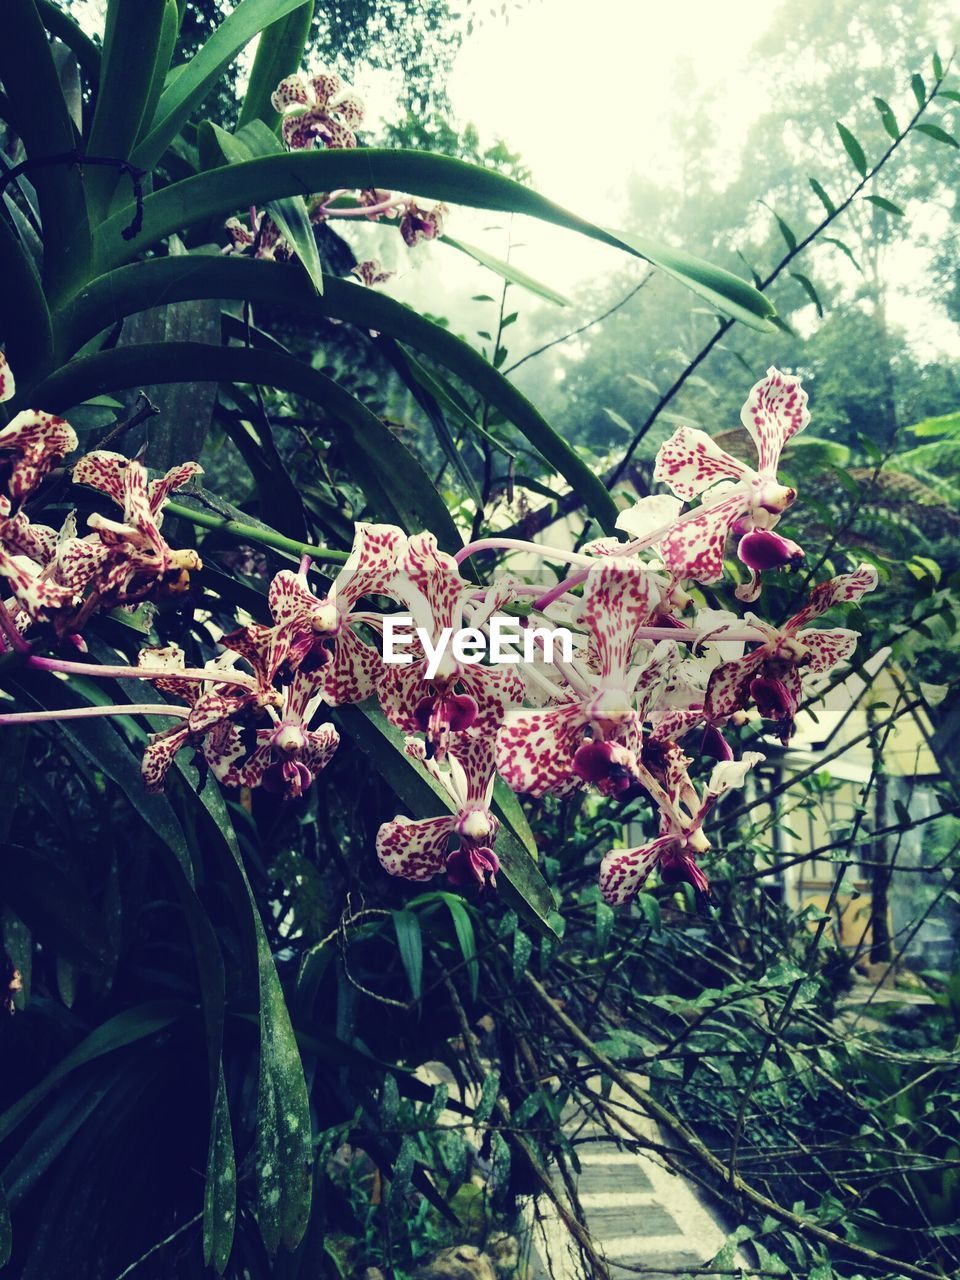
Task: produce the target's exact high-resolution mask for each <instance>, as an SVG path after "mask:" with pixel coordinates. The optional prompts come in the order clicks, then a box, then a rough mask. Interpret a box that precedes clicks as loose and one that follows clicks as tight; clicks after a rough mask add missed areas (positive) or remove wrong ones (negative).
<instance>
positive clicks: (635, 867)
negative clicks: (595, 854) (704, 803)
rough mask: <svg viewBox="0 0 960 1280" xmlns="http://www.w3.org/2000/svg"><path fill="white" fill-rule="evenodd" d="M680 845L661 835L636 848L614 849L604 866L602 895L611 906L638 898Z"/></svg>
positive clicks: (622, 904) (670, 837) (601, 884)
mask: <svg viewBox="0 0 960 1280" xmlns="http://www.w3.org/2000/svg"><path fill="white" fill-rule="evenodd" d="M676 843H677V840H676V837H675V836H660V837H659V838H658V839H656V840H652V841H651V842H650V844H643V845H639V846H638V847H637V848H636V849H611V850H610V852H609V853H606V854H604V856H603V860H602V861H601V863H600V893H601V894H602V896H603V900H604V902H607V903H609V904H610V906H611V907H622V906H625V905H626V904H627V903H628V902H630V901H631V900H632V899H633V898H635V897H636V896H637V894H638V893H639V892H640V890H641V889H642V888H643V886H644V884H645V882H646V880H647V877H648V876H649V875H650V872H651V871H652V870H653V868H654V867H655V866H656V865H657V863H658V862H659V861H660V859H661V858H662V857H663V855H664V853H665V852H666V851H667V850H668V849H669V848H670V847H671V846H673V845H675V844H676Z"/></svg>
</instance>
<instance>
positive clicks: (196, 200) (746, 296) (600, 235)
mask: <svg viewBox="0 0 960 1280" xmlns="http://www.w3.org/2000/svg"><path fill="white" fill-rule="evenodd" d="M271 2H272V3H274V4H275V6H276V5H278V4H280V3H284V4H285V3H288V0H271ZM256 3H259V0H243V3H242V4H241V5H240V6H239V7H238V8H237V9H236V10H234V12H233V13H232V14H231V15H230V17H229V18H228V19H227V20H226V22H225V23H224V24H223V27H221V28H220V29H219V31H222V30H223V29H224V28H225V27H226V26H227V25H228V24H229V23H230V22H232V21H233V19H234V18H236V17H237V15H238V14H239V13H241V11H242V10H243V9H244V8H245V7H246V5H248V4H256ZM219 31H218V32H217V33H216V34H219ZM215 38H216V35H215V36H213V37H211V40H213V39H215ZM197 56H198V57H200V56H201V55H199V54H198V55H197ZM182 80H183V76H180V77H178V78H177V80H176V81H174V84H173V86H172V88H171V90H168V91H167V92H168V93H169V92H171V91H172V89H175V88H176V86H177V85H178V84H179V83H180V82H181V81H182ZM166 96H167V95H166V94H164V98H166ZM163 105H164V99H161V101H160V107H159V108H158V110H160V111H162V110H163ZM371 185H376V186H378V187H383V188H387V189H391V190H406V191H417V192H420V193H423V194H424V195H430V196H432V197H433V198H434V199H438V200H444V201H449V202H450V203H453V204H464V205H467V206H469V207H472V208H478V209H493V210H496V211H498V212H503V213H525V214H529V215H530V216H532V217H535V218H540V219H542V220H543V221H545V222H550V223H553V224H554V225H556V226H560V227H566V228H567V229H568V230H571V231H578V232H580V233H581V234H583V235H586V236H589V237H590V238H591V239H593V240H599V241H600V242H601V243H604V244H608V245H611V246H612V247H613V248H615V249H621V250H623V251H624V252H626V253H629V254H632V255H633V256H634V257H639V258H644V259H646V260H647V261H649V262H651V263H653V264H654V266H657V267H659V268H660V269H661V270H662V271H665V272H666V273H667V274H668V275H671V276H673V277H674V278H675V279H677V280H679V281H680V282H681V283H682V284H684V285H686V287H687V288H689V289H692V290H693V291H694V292H695V293H697V294H699V295H700V297H702V298H705V299H706V300H707V301H708V302H710V303H711V305H713V306H715V307H717V308H719V309H720V310H721V311H725V312H726V313H727V314H729V315H731V316H733V318H734V319H737V320H741V321H743V323H745V324H747V325H749V326H750V327H751V328H755V329H760V330H761V331H768V330H769V319H770V317H771V316H772V315H773V313H774V308H773V306H772V305H771V303H770V301H769V299H767V298H765V297H764V296H763V294H761V293H759V292H758V291H757V290H756V289H754V288H753V286H752V285H748V284H747V283H746V282H745V281H743V280H741V279H740V278H739V277H738V276H734V275H732V274H731V273H730V272H728V271H724V270H722V269H721V268H719V267H713V266H711V265H710V264H709V263H706V262H704V261H703V260H702V259H700V258H696V257H694V256H693V255H691V254H688V253H685V252H684V251H683V250H680V249H673V248H672V247H670V246H669V245H662V244H659V243H658V242H656V241H654V240H649V239H647V238H646V237H644V236H637V235H632V234H631V235H629V236H627V235H624V234H621V233H618V232H615V231H610V230H607V229H606V228H603V227H599V226H597V225H595V224H594V223H592V222H588V221H587V220H586V219H584V218H580V217H577V215H576V214H572V213H569V212H568V211H567V210H566V209H563V208H561V206H560V205H557V204H554V203H553V202H552V201H550V200H547V199H545V198H544V197H543V196H541V195H538V194H537V193H536V192H535V191H531V190H530V189H529V188H527V187H524V186H521V185H520V183H517V182H513V181H511V179H509V178H505V177H503V176H502V175H501V174H498V173H495V172H494V171H493V170H491V169H483V168H481V167H479V166H477V165H471V164H467V163H465V162H464V161H462V160H456V159H454V158H453V157H451V156H441V155H434V154H432V153H431V152H428V151H397V150H379V149H374V148H365V147H357V148H353V149H342V150H328V151H310V152H307V151H299V152H292V153H290V154H289V155H277V156H266V157H264V158H262V159H259V160H249V161H247V162H246V163H244V164H237V165H229V166H227V167H225V168H222V169H215V170H213V171H212V172H208V173H202V174H198V175H196V176H195V177H191V178H185V179H183V180H182V181H180V182H174V183H171V185H170V186H167V187H164V188H163V189H162V190H161V191H158V192H155V193H154V194H153V195H149V196H147V198H146V200H145V201H144V224H143V231H142V233H141V235H139V236H137V237H136V240H135V241H133V242H126V241H124V240H123V238H122V235H121V231H122V229H123V227H124V226H126V225H127V223H128V222H129V215H130V210H129V208H128V209H126V210H121V211H120V212H119V213H118V214H117V215H115V216H114V217H113V218H110V219H108V220H107V222H106V223H104V224H103V226H101V227H100V229H99V232H98V236H97V248H98V261H99V262H100V263H101V264H102V266H104V267H107V266H119V265H120V264H121V263H123V262H126V261H129V260H130V259H131V258H132V257H134V256H136V255H137V254H139V253H141V252H142V251H143V250H144V249H147V248H149V247H151V246H152V245H154V244H156V243H157V242H158V241H159V240H161V239H163V238H164V237H165V236H168V235H170V234H171V233H172V232H175V231H181V230H182V229H183V228H184V227H188V226H193V225H195V224H197V223H200V222H206V221H207V220H208V219H211V218H217V217H224V216H226V215H227V214H230V213H232V212H233V211H235V210H237V209H246V208H248V207H249V206H250V205H261V204H264V203H265V202H266V201H268V200H276V199H279V198H280V197H282V196H287V195H302V194H304V193H305V192H317V191H331V190H335V189H336V188H339V187H345V188H347V189H351V190H352V189H355V188H358V187H359V188H362V187H369V186H371Z"/></svg>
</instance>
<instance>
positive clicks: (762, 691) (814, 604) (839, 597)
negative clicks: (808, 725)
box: [705, 564, 877, 742]
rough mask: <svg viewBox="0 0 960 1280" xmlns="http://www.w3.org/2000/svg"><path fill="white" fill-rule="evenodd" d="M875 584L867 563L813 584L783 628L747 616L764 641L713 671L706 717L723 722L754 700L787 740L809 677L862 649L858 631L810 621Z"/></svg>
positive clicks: (750, 615)
mask: <svg viewBox="0 0 960 1280" xmlns="http://www.w3.org/2000/svg"><path fill="white" fill-rule="evenodd" d="M876 585H877V571H876V569H874V568H873V567H872V566H870V565H866V564H862V565H860V567H859V568H858V569H857V570H856V571H855V572H854V573H845V574H841V575H840V576H839V577H837V578H831V579H830V580H829V581H828V582H821V583H820V585H819V586H817V587H814V589H813V591H812V592H811V593H810V598H809V600H808V602H807V604H806V605H805V606H804V608H802V609H801V610H800V612H799V613H796V614H794V616H793V617H792V618H788V619H787V621H786V622H785V623H784V624H783V626H782V627H779V628H777V627H771V626H770V625H769V624H768V623H766V622H763V621H762V620H761V619H760V618H757V617H755V616H754V615H753V614H747V615H746V619H745V620H746V621H747V622H748V623H749V624H750V625H751V626H753V627H755V628H756V629H757V630H758V631H759V632H760V634H761V635H762V636H764V637H765V639H764V641H763V643H762V644H760V645H759V646H758V647H757V648H756V649H753V650H752V651H751V652H750V653H747V654H745V655H744V656H743V657H742V658H738V659H736V660H735V661H732V662H724V663H722V664H721V665H720V666H718V667H717V668H716V669H715V670H714V671H713V673H712V675H711V676H710V683H709V685H708V686H707V697H706V706H705V711H706V715H707V718H708V719H709V720H710V721H712V722H716V721H717V720H723V719H725V718H726V717H728V716H730V715H733V714H734V713H735V712H737V711H738V710H741V709H745V708H746V707H748V706H749V705H750V704H751V703H753V704H754V705H755V706H756V707H757V709H758V710H759V712H760V715H761V716H762V717H763V718H764V719H765V720H773V721H774V722H775V723H776V725H777V729H778V732H779V734H780V736H781V738H782V740H783V741H784V742H786V741H787V739H788V738H789V737H790V735H791V733H792V732H793V722H794V717H795V716H796V714H797V707H798V706H799V703H800V697H801V694H802V692H803V679H804V676H805V675H806V674H810V675H823V674H824V673H825V672H827V671H831V670H832V669H833V668H834V667H836V666H837V665H838V664H839V663H841V662H844V661H846V659H848V658H849V657H850V655H851V654H852V653H853V651H854V650H855V649H856V647H857V639H858V632H856V631H849V630H847V629H846V628H844V627H833V628H830V629H829V630H820V629H813V628H807V627H806V624H807V623H808V622H811V621H812V620H813V619H814V618H819V617H820V615H821V614H823V613H826V611H827V610H828V609H831V608H832V607H833V606H834V605H836V604H842V603H849V602H852V601H855V600H859V599H860V597H861V596H863V595H865V594H866V593H867V592H868V591H873V589H874V588H875V587H876Z"/></svg>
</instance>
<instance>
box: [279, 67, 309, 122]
mask: <svg viewBox="0 0 960 1280" xmlns="http://www.w3.org/2000/svg"><path fill="white" fill-rule="evenodd" d="M270 101H271V103H272V104H273V109H274V111H278V112H279V113H280V114H281V115H282V114H283V113H284V111H286V109H287V107H292V106H293V105H294V103H298V104H299V105H300V106H304V107H305V106H307V105H308V104H309V102H310V94H309V91H308V89H307V85H306V82H305V81H304V78H303V76H300V75H293V76H287V77H286V78H285V79H283V80H281V81H280V83H279V84H278V85H277V87H276V89H274V91H273V93H272V94H271V95H270Z"/></svg>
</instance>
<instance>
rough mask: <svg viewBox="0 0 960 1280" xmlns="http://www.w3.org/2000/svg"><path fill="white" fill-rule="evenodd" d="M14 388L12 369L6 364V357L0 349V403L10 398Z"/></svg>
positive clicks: (14, 392)
mask: <svg viewBox="0 0 960 1280" xmlns="http://www.w3.org/2000/svg"><path fill="white" fill-rule="evenodd" d="M16 390H17V384H16V383H15V382H14V380H13V370H12V369H11V368H10V366H9V365H8V364H7V357H6V356H5V355H4V354H3V352H2V351H0V404H2V403H3V401H4V400H12V399H13V397H14V395H15V394H16Z"/></svg>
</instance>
